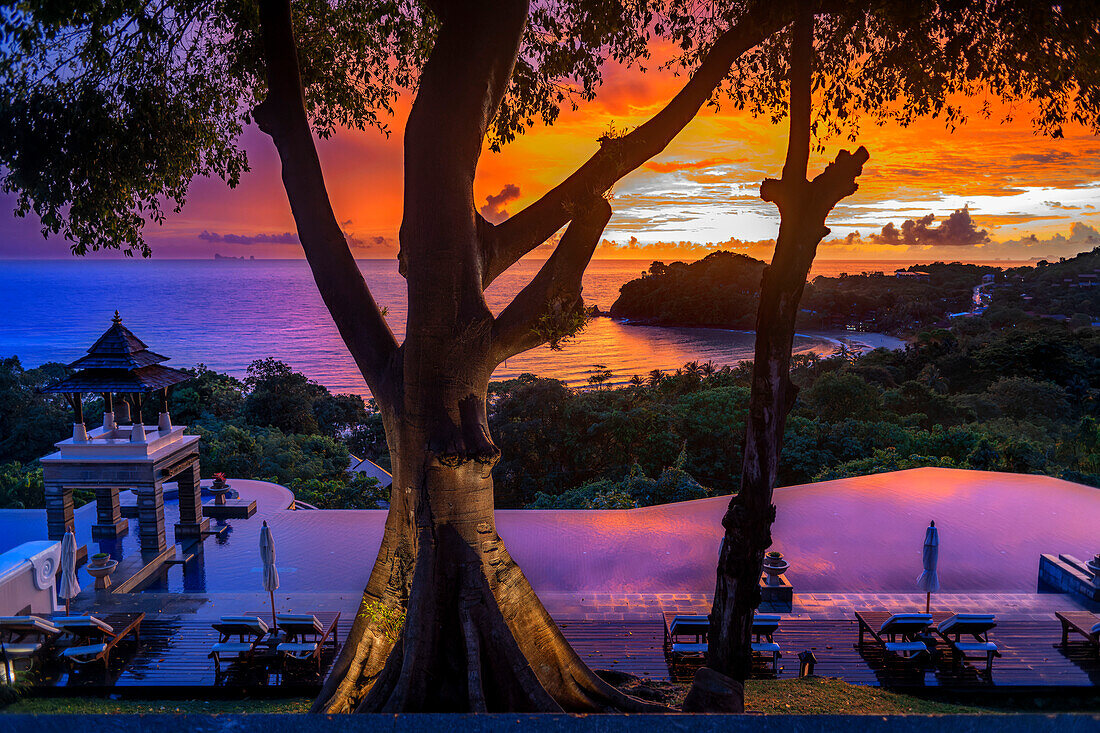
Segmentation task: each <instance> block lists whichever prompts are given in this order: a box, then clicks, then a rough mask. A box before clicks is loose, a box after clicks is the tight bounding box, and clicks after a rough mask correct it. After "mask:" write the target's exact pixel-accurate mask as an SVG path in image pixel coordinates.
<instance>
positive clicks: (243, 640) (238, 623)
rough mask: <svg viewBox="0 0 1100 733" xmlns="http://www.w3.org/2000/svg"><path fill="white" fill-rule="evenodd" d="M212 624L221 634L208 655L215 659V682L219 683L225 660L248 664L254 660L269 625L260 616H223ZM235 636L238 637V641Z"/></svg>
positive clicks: (226, 661)
mask: <svg viewBox="0 0 1100 733" xmlns="http://www.w3.org/2000/svg"><path fill="white" fill-rule="evenodd" d="M211 626H213V627H214V630H215V631H217V632H218V635H219V636H218V641H217V643H215V644H214V646H212V647H211V648H210V654H209V655H207V656H208V657H209V658H210V659H213V660H214V682H215V683H217V681H218V680H220V679H221V676H222V663H223V662H225V663H228V664H234V663H238V662H239V663H244V664H247V663H249V662H251V661H252V659H253V658H254V657H255V656H256V646H257V645H258V644H259V643H260V642H261V641H263V639H264V637H265V636H267V631H268V626H267V624H266V623H264V620H263V619H262V618H259V617H258V616H222V617H221V619H220V620H218V621H216V622H215V623H213V624H211ZM233 637H237V639H236V641H234V640H233ZM227 671H228V670H227Z"/></svg>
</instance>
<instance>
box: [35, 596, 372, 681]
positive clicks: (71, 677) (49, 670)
mask: <svg viewBox="0 0 1100 733" xmlns="http://www.w3.org/2000/svg"><path fill="white" fill-rule="evenodd" d="M122 615H123V614H110V615H107V616H104V617H103V620H105V621H106V622H107V623H109V624H112V625H114V621H113V620H112V619H115V618H116V617H121V616H122ZM242 615H247V616H259V617H260V618H266V619H268V620H270V618H271V611H270V610H265V609H259V610H256V611H250V612H246V613H244V614H242ZM335 615H336V614H335V613H333V612H318V613H317V614H316V616H317V618H318V619H319V620H320V621H321V623H322V624H324V625H325V626H328V624H329V623H331V622H332V619H333V618H334V617H335ZM119 620H121V619H119ZM349 628H350V624H348V623H345V622H344V619H343V618H341V622H340V624H339V626H338V627H337V642H338V644H339V645H343V643H344V640H345V639H346V638H347V632H348V630H349ZM217 640H218V632H217V631H215V630H214V629H213V628H212V627H211V626H210V620H209V619H196V618H194V617H190V616H186V615H178V614H162V615H154V614H147V615H146V618H145V621H144V622H143V623H142V625H141V640H140V641H139V642H138V643H137V644H134V643H132V642H131V643H129V644H128V645H127V644H123V646H122V648H121V649H120V651H119V652H118V653H117V654H114V655H112V659H111V666H110V668H109V669H108V670H107V671H106V672H103V671H102V668H100V669H98V670H93V669H89V670H78V671H77V672H75V673H71V672H69V671H68V670H67V669H66V668H65V667H64V666H63V665H60V664H57V663H54V662H49V663H46V664H45V665H43V666H42V668H41V672H40V675H39V677H38V679H37V680H36V683H37V684H36V686H37V687H49V688H68V687H80V688H81V689H82V690H85V691H87V692H89V693H91V692H97V693H101V692H107V691H113V692H119V691H123V690H130V691H135V692H136V691H138V688H143V690H142V691H144V692H148V693H150V694H163V695H167V696H175V695H180V694H186V693H187V692H188V691H190V692H194V691H195V690H196V688H202V689H203V690H204V694H213V695H215V696H217V695H220V694H224V695H230V696H235V695H239V694H241V693H246V692H247V693H256V692H258V691H259V692H263V691H271V692H276V691H277V692H278V693H279V694H286V695H290V694H303V695H312V694H315V693H316V692H317V691H318V690H319V689H320V681H321V680H320V679H319V678H317V676H316V675H314V674H310V673H307V672H300V671H291V672H290V673H288V674H286V675H284V674H282V671H281V670H280V669H279V668H278V665H276V664H274V663H271V664H268V665H264V664H256V665H252V666H250V667H248V668H243V667H240V666H236V667H233V668H231V670H230V673H229V674H228V675H225V676H224V678H223V679H221V680H218V681H215V679H214V662H213V660H211V659H210V658H209V656H208V655H209V654H210V648H211V647H212V646H213V645H214V643H215V642H217ZM332 658H333V655H332V651H331V646H330V645H328V644H326V650H325V653H324V655H323V657H322V670H323V671H327V670H328V665H329V664H331V663H332Z"/></svg>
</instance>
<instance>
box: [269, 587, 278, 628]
mask: <svg viewBox="0 0 1100 733" xmlns="http://www.w3.org/2000/svg"><path fill="white" fill-rule="evenodd" d="M269 592H270V593H271V630H272V631H273V632H274V631H275V629H276V628H277V627H276V624H275V591H269Z"/></svg>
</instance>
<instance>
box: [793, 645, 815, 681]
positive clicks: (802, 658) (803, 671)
mask: <svg viewBox="0 0 1100 733" xmlns="http://www.w3.org/2000/svg"><path fill="white" fill-rule="evenodd" d="M815 664H817V657H815V656H814V653H813V652H812V651H810V650H809V649H807V650H806V651H804V652H802V653H801V654H799V655H798V676H799V677H810V676H812V675H813V673H814V665H815Z"/></svg>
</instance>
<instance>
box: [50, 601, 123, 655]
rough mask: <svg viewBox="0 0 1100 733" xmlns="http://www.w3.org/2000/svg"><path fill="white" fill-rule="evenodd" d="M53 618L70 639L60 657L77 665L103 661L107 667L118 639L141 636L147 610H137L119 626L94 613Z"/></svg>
mask: <svg viewBox="0 0 1100 733" xmlns="http://www.w3.org/2000/svg"><path fill="white" fill-rule="evenodd" d="M51 620H52V621H53V623H54V624H55V625H56V626H58V627H59V628H60V629H61V633H62V640H64V641H68V642H69V643H68V645H67V646H64V647H63V648H62V649H61V651H60V653H59V654H58V656H59V657H60V658H61V659H63V660H65V661H67V662H71V663H72V664H73V665H74V666H76V665H88V664H93V663H95V662H103V666H104V667H107V666H109V665H110V663H111V651H112V650H114V648H115V647H116V646H118V645H119V643H121V642H122V641H123V640H124V639H126V638H127V637H128V636H130V635H131V634H133V636H134V640H135V641H137V640H139V639H140V638H141V622H142V621H144V620H145V614H144V613H139V614H136V615H135V616H133V617H132V618H131V619H130V620H129V621H128V622H127V623H126V625H125V626H123V627H121V628H120V629H115V628H114V627H113V626H111V625H110V624H108V623H106V622H105V621H103V620H101V619H98V618H96V617H95V616H60V617H55V618H53V619H51ZM59 643H61V641H60V640H59Z"/></svg>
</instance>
